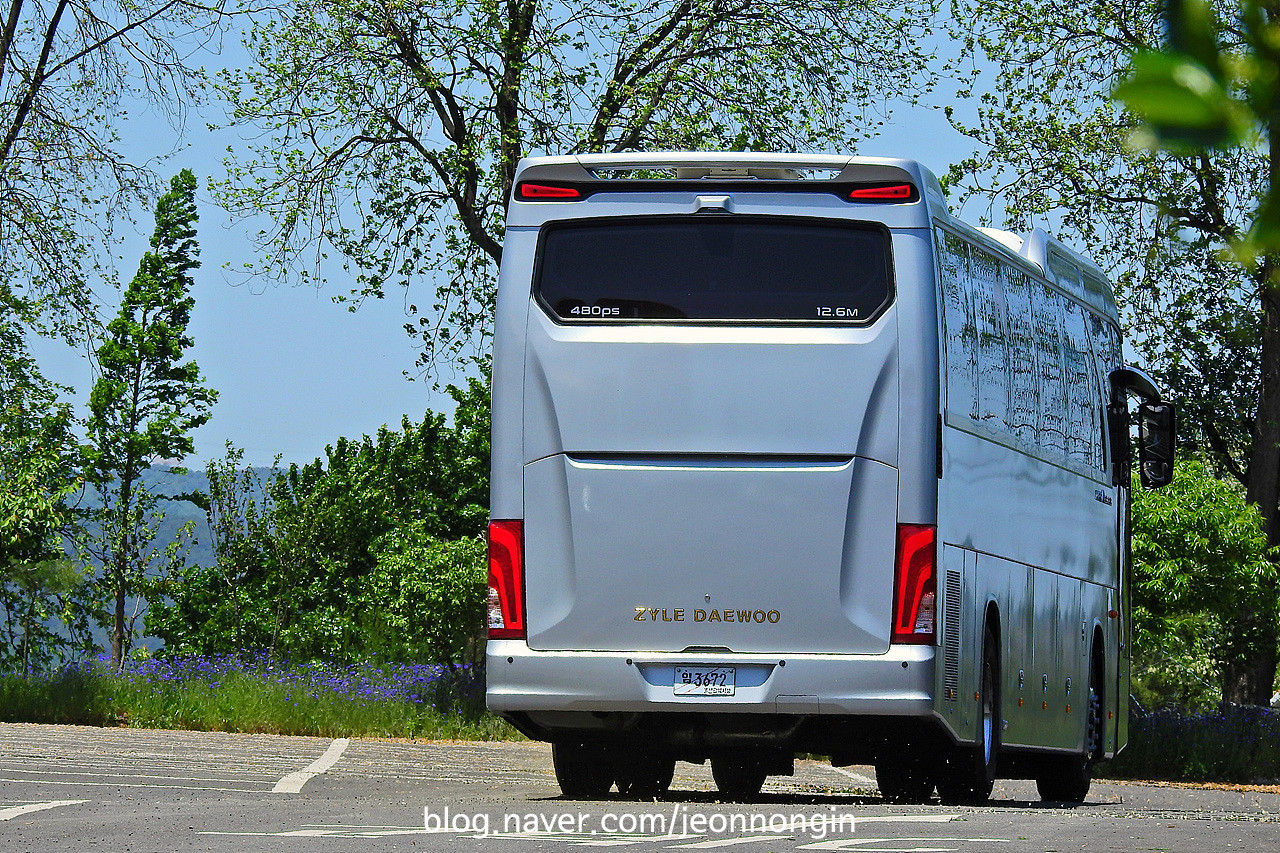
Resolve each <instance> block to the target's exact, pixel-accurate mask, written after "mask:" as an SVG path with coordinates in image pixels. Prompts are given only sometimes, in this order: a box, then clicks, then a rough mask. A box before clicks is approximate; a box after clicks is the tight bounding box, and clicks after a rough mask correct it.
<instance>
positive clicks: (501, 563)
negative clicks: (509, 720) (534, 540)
mask: <svg viewBox="0 0 1280 853" xmlns="http://www.w3.org/2000/svg"><path fill="white" fill-rule="evenodd" d="M524 636H525V627H524V522H523V521H519V520H513V521H490V522H489V639H491V640H519V639H524Z"/></svg>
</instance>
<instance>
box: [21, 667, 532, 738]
mask: <svg viewBox="0 0 1280 853" xmlns="http://www.w3.org/2000/svg"><path fill="white" fill-rule="evenodd" d="M0 721H4V722H18V723H64V724H75V725H91V726H110V725H126V726H131V727H134V728H174V729H187V730H194V731H224V732H265V733H270V734H286V735H309V736H313V737H314V736H319V737H402V738H403V737H407V738H432V739H450V740H515V739H519V738H520V735H519V734H517V733H516V731H515V730H514V729H512V728H511V726H510V725H508V724H507V723H505V722H503V721H502V720H501V719H499V718H497V717H495V716H493V715H490V714H487V713H485V712H484V710H483V708H482V707H480V708H476V707H475V706H474V703H471V702H467V701H454V702H449V703H436V704H434V705H433V704H431V703H428V702H424V701H406V700H390V699H385V698H384V699H367V698H364V697H361V696H358V695H349V694H348V695H343V694H338V693H330V692H324V691H307V690H300V689H299V688H298V686H297V685H295V684H282V683H279V682H276V681H274V680H272V679H270V678H268V677H264V675H263V674H262V673H254V672H225V673H218V674H217V676H216V677H212V678H211V677H207V676H202V675H201V674H199V673H192V674H191V675H190V677H186V678H176V679H167V680H157V679H149V678H145V677H139V676H138V675H137V674H135V673H133V672H130V671H125V672H117V671H115V670H114V669H112V670H103V669H101V668H97V667H87V668H85V667H81V668H74V667H72V668H66V669H63V670H60V671H58V672H56V673H54V674H52V675H47V676H46V675H29V676H28V675H18V674H0Z"/></svg>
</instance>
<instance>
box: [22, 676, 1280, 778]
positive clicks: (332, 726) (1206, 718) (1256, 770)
mask: <svg viewBox="0 0 1280 853" xmlns="http://www.w3.org/2000/svg"><path fill="white" fill-rule="evenodd" d="M0 720H4V721H7V722H31V723H76V724H82V725H96V726H110V725H125V726H133V727H137V728H172V729H194V730H200V731H228V732H268V733H272V734H286V735H315V736H321V737H350V736H356V737H406V738H429V739H450V740H511V739H518V738H519V737H520V735H519V734H518V733H517V732H516V731H515V730H514V729H513V728H511V726H510V725H508V724H507V723H506V722H504V721H502V720H500V719H498V718H497V717H495V716H493V715H491V714H489V713H488V712H486V711H485V710H484V684H483V678H482V677H481V676H480V675H479V673H476V672H475V671H474V670H471V669H466V668H464V669H460V670H457V671H453V670H448V669H446V668H444V667H440V666H428V665H420V664H419V665H413V664H397V665H387V666H377V665H371V664H357V665H353V666H338V665H333V664H318V663H303V664H290V663H283V662H279V661H270V660H258V659H243V658H237V657H232V656H227V657H216V658H211V657H195V656H192V657H170V658H155V659H152V660H146V661H138V662H132V663H130V664H129V665H128V666H127V667H126V668H125V669H124V670H123V671H121V672H116V671H115V670H113V669H111V668H110V667H109V666H107V665H106V664H105V663H103V662H101V661H94V662H89V663H82V664H77V665H71V666H67V667H65V668H63V669H61V670H59V671H57V672H54V673H48V674H39V675H31V676H25V675H0ZM1097 775H1099V776H1106V777H1109V778H1116V779H1149V780H1162V781H1170V782H1228V783H1231V782H1235V783H1274V782H1277V781H1280V712H1277V711H1273V710H1270V709H1267V708H1259V707H1253V706H1223V707H1222V708H1219V709H1217V710H1215V711H1212V712H1208V713H1190V712H1185V711H1176V710H1166V711H1156V712H1154V713H1148V714H1135V715H1134V716H1133V717H1132V719H1131V720H1130V729H1129V746H1128V748H1127V749H1125V751H1124V752H1122V753H1121V754H1120V756H1119V757H1118V758H1116V759H1115V760H1114V761H1110V762H1107V763H1106V764H1103V765H1101V766H1100V767H1099V768H1098V774H1097Z"/></svg>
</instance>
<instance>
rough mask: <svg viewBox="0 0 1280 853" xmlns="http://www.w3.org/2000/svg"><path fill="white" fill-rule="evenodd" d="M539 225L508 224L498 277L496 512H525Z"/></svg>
mask: <svg viewBox="0 0 1280 853" xmlns="http://www.w3.org/2000/svg"><path fill="white" fill-rule="evenodd" d="M537 239H538V232H537V229H531V228H508V229H507V234H506V239H505V242H504V244H503V252H504V257H505V258H507V259H508V262H507V263H504V264H503V265H502V271H501V273H500V275H499V278H498V297H497V306H496V310H495V313H494V321H493V327H494V328H493V374H492V381H491V386H490V387H491V389H492V394H493V400H492V418H491V421H492V424H493V426H492V448H491V459H492V461H491V465H492V476H491V477H490V478H489V513H490V517H492V518H523V517H524V488H523V483H522V482H521V478H520V471H521V468H522V463H523V461H524V453H523V445H524V422H523V415H522V412H523V409H524V335H525V324H526V323H527V322H528V312H529V287H530V275H531V272H530V271H531V269H532V267H533V253H534V250H535V247H536V246H537Z"/></svg>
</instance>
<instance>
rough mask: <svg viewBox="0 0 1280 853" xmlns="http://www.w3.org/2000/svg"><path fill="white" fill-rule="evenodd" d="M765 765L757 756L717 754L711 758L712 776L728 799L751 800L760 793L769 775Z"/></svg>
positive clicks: (717, 786)
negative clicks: (744, 756) (745, 756)
mask: <svg viewBox="0 0 1280 853" xmlns="http://www.w3.org/2000/svg"><path fill="white" fill-rule="evenodd" d="M768 775H769V774H768V773H766V772H765V769H764V765H762V764H761V763H760V761H759V760H757V759H755V758H750V757H747V758H743V757H741V756H736V755H734V756H717V757H715V758H712V759H711V777H712V778H713V779H715V780H716V788H717V789H719V791H720V793H721V794H723V795H724V796H725V797H726V798H727V799H730V800H749V799H751V798H752V797H754V796H756V795H757V794H759V793H760V789H761V788H763V787H764V780H765V779H766V778H767V777H768Z"/></svg>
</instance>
